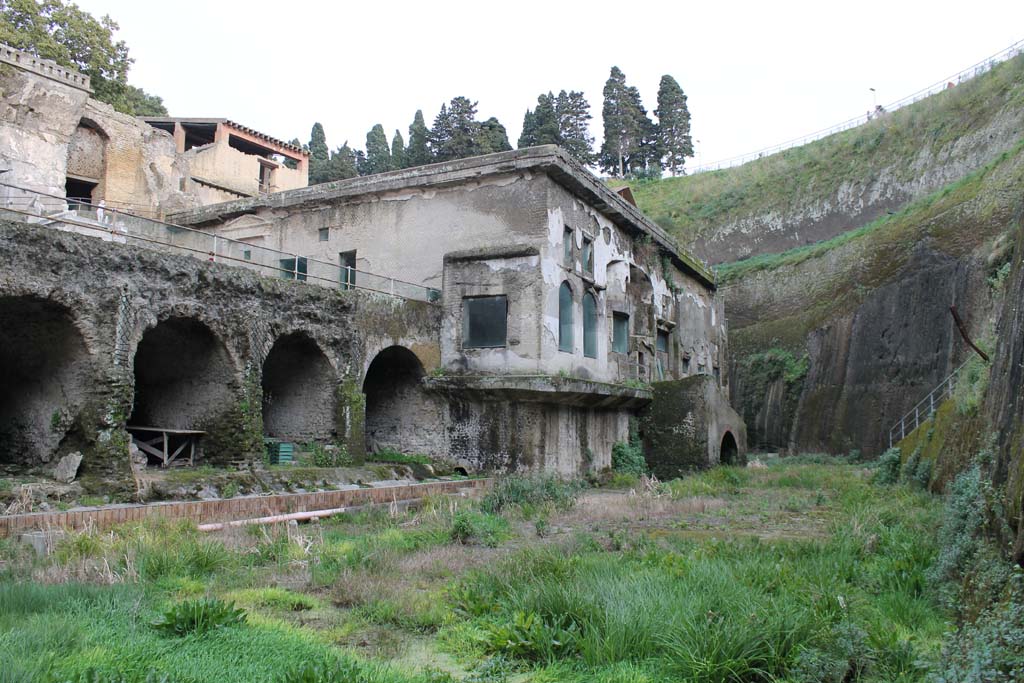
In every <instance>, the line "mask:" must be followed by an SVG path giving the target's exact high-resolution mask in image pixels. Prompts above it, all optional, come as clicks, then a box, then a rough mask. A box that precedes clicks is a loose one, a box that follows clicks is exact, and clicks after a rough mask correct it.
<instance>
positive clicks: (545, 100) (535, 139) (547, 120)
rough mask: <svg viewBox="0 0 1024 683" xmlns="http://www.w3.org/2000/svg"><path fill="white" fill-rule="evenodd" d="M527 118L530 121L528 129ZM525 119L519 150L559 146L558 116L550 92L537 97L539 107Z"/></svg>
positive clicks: (553, 98)
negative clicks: (537, 146) (538, 146)
mask: <svg viewBox="0 0 1024 683" xmlns="http://www.w3.org/2000/svg"><path fill="white" fill-rule="evenodd" d="M527 117H528V118H529V119H530V121H529V123H530V125H529V127H527ZM527 117H524V118H523V133H522V135H520V136H519V144H518V146H519V148H520V149H521V148H523V147H533V146H534V145H558V144H561V141H562V140H561V137H560V136H559V130H558V115H557V114H556V113H555V96H554V95H553V94H551V93H550V92H549V93H548V94H546V95H544V94H541V95H539V96H538V97H537V106H536V108H535V109H534V110H533V111H532V112H528V113H527Z"/></svg>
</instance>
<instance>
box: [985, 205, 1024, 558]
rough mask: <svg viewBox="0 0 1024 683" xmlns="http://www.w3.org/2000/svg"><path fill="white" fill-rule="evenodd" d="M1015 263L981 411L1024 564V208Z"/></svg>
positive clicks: (1016, 553) (1016, 546) (1016, 548)
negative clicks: (989, 428) (992, 437)
mask: <svg viewBox="0 0 1024 683" xmlns="http://www.w3.org/2000/svg"><path fill="white" fill-rule="evenodd" d="M1017 224H1018V229H1017V241H1016V247H1015V249H1014V257H1013V259H1012V262H1013V264H1014V265H1013V269H1012V272H1011V274H1010V279H1009V283H1008V286H1007V287H1006V292H1005V296H1004V298H1003V305H1002V308H1001V311H1000V315H999V325H998V328H997V343H996V347H995V353H994V354H993V359H992V372H991V375H990V380H989V390H988V395H987V396H986V402H985V412H986V414H987V417H988V419H989V421H990V424H991V426H992V431H993V433H994V435H995V439H996V441H995V448H996V458H995V471H994V472H993V475H994V476H993V479H994V481H995V483H996V485H1002V484H1005V486H1006V494H1007V497H1006V501H1007V505H1006V507H1007V513H1008V518H1009V522H1010V525H1011V528H1013V529H1015V530H1016V542H1015V544H1014V548H1013V554H1014V559H1015V560H1016V561H1017V563H1018V564H1020V565H1022V566H1024V396H1022V395H1021V394H1022V392H1024V212H1022V213H1020V214H1018V215H1017Z"/></svg>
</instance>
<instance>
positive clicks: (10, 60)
mask: <svg viewBox="0 0 1024 683" xmlns="http://www.w3.org/2000/svg"><path fill="white" fill-rule="evenodd" d="M0 62H3V63H4V64H10V65H12V66H16V67H18V68H19V69H24V70H26V71H31V72H33V73H36V74H39V75H40V76H43V77H44V78H49V79H50V80H53V81H57V82H58V83H63V84H64V85H67V86H70V87H72V88H77V89H78V90H83V91H85V92H87V93H89V94H90V95H91V94H92V88H91V87H90V83H89V77H88V76H85V75H83V74H80V73H78V72H77V71H72V70H71V69H65V68H64V67H62V66H59V65H58V64H57V63H56V62H54V61H53V60H50V59H42V58H41V57H36V56H35V55H32V54H29V53H28V52H25V51H24V50H16V49H14V48H13V47H10V46H8V45H0Z"/></svg>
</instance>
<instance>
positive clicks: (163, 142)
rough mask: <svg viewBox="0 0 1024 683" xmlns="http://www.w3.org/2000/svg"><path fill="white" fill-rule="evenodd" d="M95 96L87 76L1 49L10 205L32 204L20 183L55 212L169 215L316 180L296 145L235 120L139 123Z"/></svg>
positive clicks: (0, 114) (1, 131)
mask: <svg viewBox="0 0 1024 683" xmlns="http://www.w3.org/2000/svg"><path fill="white" fill-rule="evenodd" d="M91 93H92V91H91V90H90V87H89V78H88V77H87V76H83V75H81V74H79V73H76V72H73V71H70V70H68V69H64V68H62V67H59V66H57V65H56V64H55V63H53V62H51V61H48V60H43V59H39V58H37V57H33V56H32V55H30V54H28V53H25V52H22V51H20V50H15V49H13V48H10V47H7V46H4V45H0V140H3V142H4V144H2V145H0V171H6V172H5V173H0V182H3V183H5V185H0V200H3V199H7V198H11V197H24V198H25V199H24V201H25V202H26V203H30V202H31V200H32V197H29V196H28V195H27V194H25V193H19V192H18V190H17V188H19V187H20V188H26V189H28V190H32V191H35V192H38V193H42V194H44V195H49V198H47V197H37V198H36V203H37V204H38V203H40V202H43V203H46V204H48V205H51V206H50V207H49V208H50V209H51V211H54V210H57V209H58V208H64V209H70V210H77V211H79V212H81V213H83V214H88V213H89V212H90V211H91V212H93V214H94V215H95V209H96V207H99V206H102V207H104V208H111V209H119V210H123V211H127V212H131V213H133V214H137V215H142V216H151V217H163V216H165V215H166V214H168V213H171V212H175V211H181V210H183V209H186V208H190V207H195V206H202V205H203V204H209V203H214V202H222V201H225V200H229V199H236V198H238V197H249V196H255V195H258V194H260V193H261V192H263V193H266V192H273V191H277V190H285V189H292V188H296V187H303V186H305V185H306V184H307V182H308V170H307V166H308V161H309V154H308V153H307V152H304V151H302V150H301V149H299V148H297V147H295V146H294V145H289V144H288V143H285V142H281V141H279V140H275V139H274V138H271V137H269V136H267V135H264V134H262V133H259V132H257V131H254V130H251V129H248V128H246V127H244V126H240V125H239V124H236V123H233V122H231V121H228V120H226V119H169V118H157V119H146V120H142V119H138V118H135V117H133V116H128V115H125V114H121V113H119V112H117V111H115V110H114V109H113V107H111V106H109V105H107V104H104V103H102V102H99V101H97V100H94V99H92V98H91V97H90V95H91ZM146 121H149V123H146ZM286 160H287V161H288V162H289V163H292V164H293V165H294V166H295V168H294V169H293V168H288V166H287V165H286V164H285V161H286ZM12 186H13V187H12ZM63 198H68V199H70V200H72V201H71V203H70V204H67V203H65V202H63V201H62V200H63ZM13 201H14V200H9V203H10V202H13Z"/></svg>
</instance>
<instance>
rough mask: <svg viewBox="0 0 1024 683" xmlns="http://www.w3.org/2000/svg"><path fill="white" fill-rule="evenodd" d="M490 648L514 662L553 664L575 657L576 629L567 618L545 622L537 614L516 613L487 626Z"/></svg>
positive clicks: (490, 650) (491, 650)
mask: <svg viewBox="0 0 1024 683" xmlns="http://www.w3.org/2000/svg"><path fill="white" fill-rule="evenodd" d="M488 631H489V632H488V641H487V648H488V650H489V652H491V653H493V654H503V655H507V656H509V657H514V658H515V659H525V660H528V661H535V662H536V661H540V662H554V661H555V660H557V659H561V658H564V657H570V656H572V655H573V654H575V651H576V648H577V643H576V635H577V631H578V629H577V626H576V624H574V623H573V622H572V621H571V620H570V619H569V618H568V616H566V615H563V616H561V617H558V618H555V619H550V620H546V619H544V618H543V617H541V616H539V615H538V614H536V613H535V612H529V613H526V612H516V613H515V614H513V615H512V618H511V619H510V620H509V621H508V622H505V623H498V624H490V625H489V626H488Z"/></svg>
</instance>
